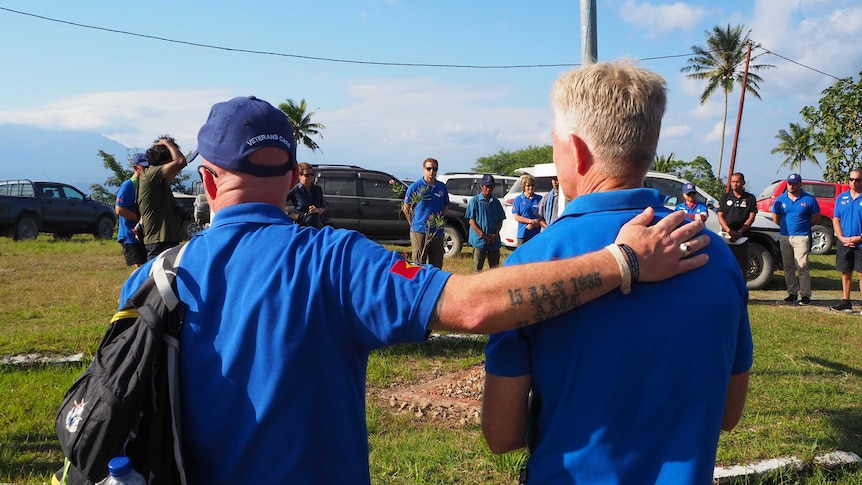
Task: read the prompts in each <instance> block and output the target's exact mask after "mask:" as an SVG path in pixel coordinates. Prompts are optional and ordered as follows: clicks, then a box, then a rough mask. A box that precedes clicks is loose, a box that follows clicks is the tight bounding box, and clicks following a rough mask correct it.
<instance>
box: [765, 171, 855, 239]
mask: <svg viewBox="0 0 862 485" xmlns="http://www.w3.org/2000/svg"><path fill="white" fill-rule="evenodd" d="M802 190H804V191H805V192H807V193H809V194H811V195H812V196H814V198H815V199H817V203H818V204H819V205H820V223H819V224H817V225H816V226H814V227H812V228H811V254H826V253H828V252H829V251H831V250H832V246H833V245H834V244H835V231H834V230H833V229H832V227H833V226H832V217H833V211H834V210H835V197H837V196H838V194H840V193H841V192H844V191H847V190H850V186H849V185H847V184H838V183H834V182H824V181H822V180H803V181H802ZM786 191H787V180H786V179H782V180H776V181H775V182H773V183H771V184H769V186H767V187H766V188H765V189H763V192H761V193H760V195H759V196H757V210H758V211H759V212H772V204H773V203H775V199H776V198H778V196H779V195H781V194H783V193H784V192H786Z"/></svg>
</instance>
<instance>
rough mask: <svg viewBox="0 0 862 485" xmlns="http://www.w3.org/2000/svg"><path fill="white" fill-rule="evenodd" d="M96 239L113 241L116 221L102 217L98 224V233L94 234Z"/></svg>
mask: <svg viewBox="0 0 862 485" xmlns="http://www.w3.org/2000/svg"><path fill="white" fill-rule="evenodd" d="M93 236H94V237H95V238H96V239H111V238H113V237H114V221H113V220H111V218H110V217H101V218H99V222H97V223H96V232H95V233H93Z"/></svg>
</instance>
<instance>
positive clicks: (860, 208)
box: [834, 190, 862, 237]
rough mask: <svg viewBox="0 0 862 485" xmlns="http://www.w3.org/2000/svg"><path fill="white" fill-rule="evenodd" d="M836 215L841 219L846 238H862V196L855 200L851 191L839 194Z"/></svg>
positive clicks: (836, 200) (840, 222)
mask: <svg viewBox="0 0 862 485" xmlns="http://www.w3.org/2000/svg"><path fill="white" fill-rule="evenodd" d="M834 215H835V217H837V218H838V219H839V220H838V222H839V224H841V233H842V234H843V235H844V237H851V236H862V194H858V195H857V196H856V197H855V198H854V197H853V196H852V195H851V194H850V191H849V190H848V191H847V192H842V193H840V194H838V197H836V198H835V211H834Z"/></svg>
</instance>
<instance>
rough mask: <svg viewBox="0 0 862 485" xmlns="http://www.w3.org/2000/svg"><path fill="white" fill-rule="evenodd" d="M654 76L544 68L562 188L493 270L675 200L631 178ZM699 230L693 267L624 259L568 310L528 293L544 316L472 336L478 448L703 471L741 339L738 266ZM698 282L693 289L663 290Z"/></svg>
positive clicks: (658, 477) (577, 250)
mask: <svg viewBox="0 0 862 485" xmlns="http://www.w3.org/2000/svg"><path fill="white" fill-rule="evenodd" d="M664 88H665V82H664V79H662V78H661V77H660V76H658V75H657V74H654V73H651V72H649V71H646V70H644V69H640V68H637V67H635V66H633V65H631V64H628V63H623V62H615V63H597V64H591V65H589V66H585V67H582V68H580V69H576V70H574V71H569V72H567V73H564V74H563V75H562V76H560V79H559V80H558V81H557V82H556V83H555V84H554V87H553V89H552V91H551V100H552V104H553V107H554V114H555V116H554V119H555V120H556V123H555V124H554V130H553V134H552V139H553V152H554V157H553V158H554V165H555V166H556V168H557V175H558V176H559V178H560V187H561V188H562V193H564V194H566V195H569V196H571V197H572V201H571V202H569V203H568V204H567V205H566V208H565V210H564V211H563V213H562V214H561V215H560V217H559V218H558V219H557V220H556V221H555V222H554V223H553V224H551V225H550V226H548V228H547V229H545V230H544V231H542V233H541V234H539V235H538V236H536V237H535V238H533V239H532V240H531V241H530V242H529V243H528V244H527V245H525V246H523V247H519V248H518V249H516V250H515V251H514V252H513V253H512V254H511V255H510V256H509V257H508V258H506V263H505V265H504V267H503V268H501V269H499V270H495V271H505V270H507V269H509V268H511V267H517V266H519V265H523V264H527V263H531V262H534V261H560V260H561V259H562V258H566V257H570V256H573V255H577V254H584V253H587V252H589V251H593V250H595V249H597V248H601V247H614V246H613V233H614V232H615V231H616V230H617V229H618V228H619V227H620V224H622V223H623V222H625V220H626V219H627V218H628V217H629V216H630V215H631V214H634V213H637V212H639V211H641V210H642V209H643V208H644V207H651V208H652V209H653V210H654V211H655V215H656V217H657V219H656V220H659V219H662V218H664V219H666V218H668V217H680V216H682V215H683V214H682V212H681V211H670V210H668V209H666V208H665V207H664V197H663V196H662V194H661V193H659V191H657V190H655V189H649V188H644V187H643V180H644V177H645V176H646V174H647V171H648V169H649V166H650V164H651V163H652V161H653V159H654V157H655V150H656V145H657V143H658V138H659V132H660V129H661V118H662V115H663V113H664V107H665V103H666V95H665V89H664ZM690 224H697V225H701V224H703V222H701V221H692V222H690V223H689V224H687V225H690ZM704 233H705V234H708V235H709V237H710V238H711V239H712V240H713V241H714V242H713V243H712V244H710V245H709V248H708V249H707V251H708V252H709V263H707V264H706V265H705V266H703V267H702V268H699V269H698V270H697V271H693V272H691V273H687V274H686V275H683V276H680V277H678V278H674V279H672V280H668V281H663V282H660V283H654V284H643V283H639V282H638V280H639V277H636V275H634V274H632V275H631V278H629V279H630V284H629V285H624V288H621V289H620V290H621V291H615V292H613V293H612V294H610V295H608V296H606V297H604V298H601V299H599V300H596V301H593V302H591V303H590V304H589V305H585V306H584V307H583V308H582V309H581V310H582V311H580V312H576V313H566V314H559V313H558V312H555V309H554V307H553V305H550V304H548V305H544V306H543V310H544V312H548V313H553V314H555V316H554V317H553V318H551V319H549V320H547V321H544V322H542V323H539V324H538V325H533V326H531V327H526V328H521V329H516V330H512V331H507V332H503V333H499V334H493V335H491V336H489V337H488V344H487V347H486V349H485V357H486V358H485V370H486V376H485V389H484V393H483V404H482V431H483V433H484V435H485V438H486V440H487V443H488V447H489V448H490V449H491V451H492V452H494V453H503V452H507V451H510V450H515V449H518V448H522V447H524V446H527V447H528V448H529V450H530V456H529V459H528V461H527V464H526V470H525V471H524V472H523V474H522V477H525V478H526V483H528V484H530V485H534V484H542V485H544V484H555V485H556V484H581V483H588V484H596V483H601V484H605V483H615V484H642V483H650V484H668V485H671V484H672V485H677V484H706V483H712V478H713V470H714V466H715V453H716V449H717V448H718V440H719V435H720V432H721V430H730V429H732V428H733V427H734V426H736V424H737V423H738V421H739V419H740V416H741V415H742V410H743V408H744V405H745V398H746V391H747V388H748V378H749V369H750V367H751V364H752V348H753V346H752V339H751V329H750V324H749V319H748V308H747V304H748V292H747V290H746V288H745V281H744V280H743V278H742V274H741V273H740V271H739V269H738V268H737V265H736V261H735V259H734V257H733V254H732V253H731V251H730V249H728V247H727V245H726V244H725V243H724V242H723V241H722V239H721V238H720V237H719V236H718V235H716V234H715V233H712V232H710V231H704ZM608 245H610V246H608ZM621 249H624V248H621ZM679 249H680V251H681V252H686V250H687V249H688V248H687V246H686V245H685V244H683V245H681V246H680V248H679ZM618 257H620V258H623V257H624V255H623V254H618ZM492 273H493V272H492ZM582 284H583V285H584V287H589V285H590V283H589V282H588V281H584V282H583V283H582ZM706 287H709V288H710V291H711V293H712V294H711V295H710V297H709V298H705V299H704V298H680V297H679V295H688V294H691V291H692V289H693V288H698V289H701V288H706ZM555 291H556V290H555V288H554V287H549V288H537V289H536V290H535V291H532V292H531V293H530V295H529V296H528V295H524V298H531V299H534V300H536V301H544V299H545V298H547V297H550V296H551V295H553V294H554V292H555ZM633 311H634V312H636V313H637V314H636V315H633V313H632V312H633ZM597 322H602V324H601V325H596V323H597ZM522 483H524V482H522Z"/></svg>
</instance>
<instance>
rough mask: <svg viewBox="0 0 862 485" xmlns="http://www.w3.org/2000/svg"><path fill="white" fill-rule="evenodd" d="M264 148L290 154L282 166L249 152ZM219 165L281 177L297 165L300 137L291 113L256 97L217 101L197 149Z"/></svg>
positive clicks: (194, 155)
mask: <svg viewBox="0 0 862 485" xmlns="http://www.w3.org/2000/svg"><path fill="white" fill-rule="evenodd" d="M264 147H276V148H281V149H283V150H285V151H287V153H288V154H289V155H290V159H289V160H288V161H287V162H285V163H284V164H282V165H272V166H271V165H259V164H255V163H251V162H250V161H249V160H248V157H249V155H251V154H252V153H254V152H255V151H257V150H259V149H261V148H264ZM198 154H200V155H201V156H203V157H204V158H205V159H206V160H207V161H208V162H210V163H212V164H213V165H215V166H217V167H221V168H223V169H225V170H231V171H234V172H242V173H247V174H250V175H254V176H255V177H278V176H281V175H284V174H286V173H287V172H288V171H290V170H291V169H292V168H293V167H294V166H295V165H296V139H295V138H294V137H293V127H292V126H291V125H290V122H289V121H288V120H287V116H285V114H284V113H282V112H281V111H280V110H279V109H277V108H276V107H274V106H273V105H271V104H269V103H267V102H266V101H264V100H262V99H258V98H256V97H254V96H247V97H238V98H233V99H231V100H230V101H225V102H223V103H216V104H215V105H213V107H212V109H211V110H210V115H209V118H207V121H206V123H204V125H203V126H202V127H201V129H200V131H199V132H198V147H197V150H195V152H194V153H193V154H192V156H191V158H189V160H188V161H189V162H191V161H192V160H194V158H195V157H196V156H198Z"/></svg>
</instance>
